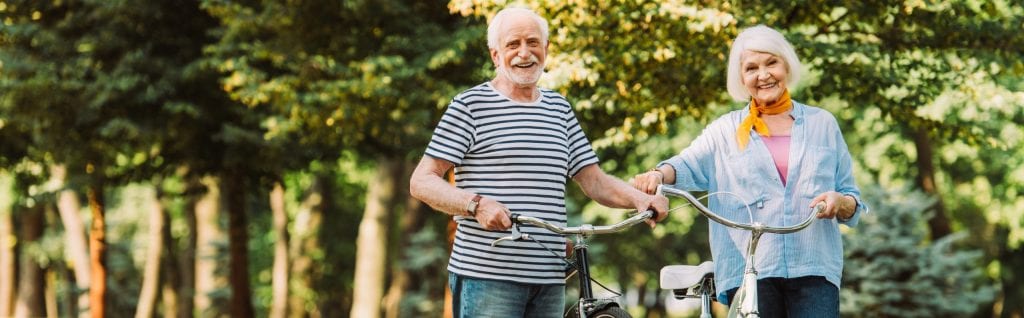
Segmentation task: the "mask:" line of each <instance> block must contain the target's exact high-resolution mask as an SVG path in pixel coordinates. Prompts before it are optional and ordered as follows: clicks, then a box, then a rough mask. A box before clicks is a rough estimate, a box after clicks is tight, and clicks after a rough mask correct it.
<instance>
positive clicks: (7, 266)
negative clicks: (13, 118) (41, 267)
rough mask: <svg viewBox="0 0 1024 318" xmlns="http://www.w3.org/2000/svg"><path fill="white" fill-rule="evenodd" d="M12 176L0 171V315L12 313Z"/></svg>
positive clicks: (13, 240)
mask: <svg viewBox="0 0 1024 318" xmlns="http://www.w3.org/2000/svg"><path fill="white" fill-rule="evenodd" d="M13 187H14V178H13V177H11V176H10V175H8V174H6V173H2V172H0V317H9V316H10V315H11V314H13V313H14V279H15V277H14V243H15V241H16V240H15V239H14V237H15V236H14V235H15V234H14V215H13V213H11V206H12V205H13V204H14V200H13V198H14V193H13V192H12V188H13Z"/></svg>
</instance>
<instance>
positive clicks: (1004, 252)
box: [992, 228, 1024, 318]
mask: <svg viewBox="0 0 1024 318" xmlns="http://www.w3.org/2000/svg"><path fill="white" fill-rule="evenodd" d="M1007 235H1008V230H1007V229H1005V228H1004V229H997V235H996V236H995V237H996V238H1000V239H1001V240H1000V241H1002V242H1005V241H1007V240H1008V239H1009V238H1008V236H1007ZM996 257H998V260H999V263H1000V264H1001V266H1000V267H1001V270H1000V271H999V273H1000V274H999V281H1000V284H1001V285H1002V293H1003V294H1002V297H1001V298H1002V299H998V298H997V301H996V305H997V306H999V305H1001V306H1000V307H1001V308H997V309H996V310H995V314H994V315H992V316H993V317H995V316H999V317H1001V318H1020V317H1024V272H1022V271H1021V270H1019V268H1024V248H1022V247H1017V248H1016V249H1014V248H1010V247H1009V246H1007V244H999V252H998V255H997V256H996ZM1015 269H1017V270H1015Z"/></svg>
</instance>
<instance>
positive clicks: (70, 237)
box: [57, 190, 89, 317]
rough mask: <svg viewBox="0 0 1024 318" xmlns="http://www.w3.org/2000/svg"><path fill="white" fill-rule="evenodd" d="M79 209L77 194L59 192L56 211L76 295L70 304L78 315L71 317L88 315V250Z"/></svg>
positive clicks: (65, 191)
mask: <svg viewBox="0 0 1024 318" xmlns="http://www.w3.org/2000/svg"><path fill="white" fill-rule="evenodd" d="M81 209H82V205H81V203H80V201H79V200H78V194H76V193H75V192H74V191H71V190H64V191H61V192H60V195H59V198H58V199H57V211H58V213H60V220H61V223H62V224H63V225H64V242H65V244H67V248H65V249H64V253H65V254H66V256H65V257H67V258H68V261H70V264H69V265H71V267H72V269H73V270H74V274H75V276H74V280H75V289H74V290H73V293H74V294H75V295H77V301H75V302H72V303H73V304H74V306H75V308H76V309H75V311H77V312H78V313H77V314H75V315H73V316H79V317H84V316H88V314H89V309H88V308H89V294H88V293H85V292H84V291H87V290H89V266H86V264H89V249H88V248H87V246H88V244H87V243H86V242H88V240H87V238H86V235H85V222H83V221H82V216H81V215H80V214H79V211H81Z"/></svg>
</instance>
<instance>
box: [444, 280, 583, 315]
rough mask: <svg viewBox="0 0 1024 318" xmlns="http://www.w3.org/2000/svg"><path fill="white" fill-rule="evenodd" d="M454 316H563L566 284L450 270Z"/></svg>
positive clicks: (449, 283) (449, 282) (449, 281)
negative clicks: (514, 280)
mask: <svg viewBox="0 0 1024 318" xmlns="http://www.w3.org/2000/svg"><path fill="white" fill-rule="evenodd" d="M448 285H449V286H450V287H451V289H452V311H453V313H454V317H481V318H482V317H495V318H507V317H551V318H558V317H562V310H563V309H564V307H565V285H530V284H517V283H510V282H502V281H496V280H487V279H477V278H471V277H466V276H460V275H458V274H455V273H452V272H449V273H448Z"/></svg>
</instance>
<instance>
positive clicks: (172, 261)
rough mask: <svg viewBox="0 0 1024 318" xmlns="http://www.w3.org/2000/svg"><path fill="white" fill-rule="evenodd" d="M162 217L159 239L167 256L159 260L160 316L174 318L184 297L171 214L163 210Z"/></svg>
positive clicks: (178, 312)
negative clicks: (162, 224)
mask: <svg viewBox="0 0 1024 318" xmlns="http://www.w3.org/2000/svg"><path fill="white" fill-rule="evenodd" d="M189 210H191V209H190V207H186V208H185V211H189ZM186 214H187V213H186ZM163 217H164V219H163V223H164V226H163V229H162V231H161V233H160V240H161V241H162V242H163V243H161V245H163V246H165V247H166V248H167V256H166V257H164V258H163V259H162V261H161V262H160V270H161V275H162V276H163V277H164V279H163V282H162V283H161V286H160V288H161V290H160V295H161V296H162V302H163V303H162V307H163V313H162V315H161V317H167V318H174V317H179V315H182V314H183V312H182V309H181V308H182V306H183V305H184V303H183V302H182V299H186V298H184V297H183V295H182V292H181V288H182V281H183V280H182V278H181V277H182V274H181V272H180V270H181V267H180V266H178V258H177V257H178V253H177V250H178V249H177V245H176V244H175V241H174V237H173V236H172V235H171V216H170V215H169V214H167V213H166V212H165V213H163ZM193 220H194V218H193ZM191 229H192V228H189V232H193V231H192V230H191ZM190 236H191V235H190ZM182 254H184V253H182ZM193 266H194V265H193ZM189 299H190V298H189ZM189 312H190V313H191V311H189Z"/></svg>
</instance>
